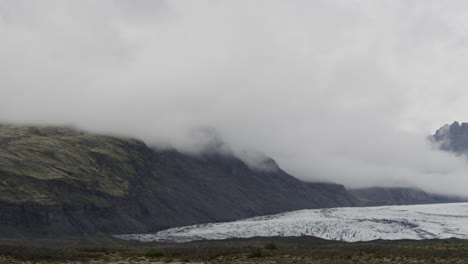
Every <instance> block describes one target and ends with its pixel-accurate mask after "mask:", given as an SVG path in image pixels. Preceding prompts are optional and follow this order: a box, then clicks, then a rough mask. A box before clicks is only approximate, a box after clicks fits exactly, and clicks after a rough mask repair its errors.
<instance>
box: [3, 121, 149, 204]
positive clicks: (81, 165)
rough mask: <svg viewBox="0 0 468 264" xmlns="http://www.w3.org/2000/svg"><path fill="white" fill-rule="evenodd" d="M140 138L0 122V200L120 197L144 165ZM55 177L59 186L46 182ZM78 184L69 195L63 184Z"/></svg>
mask: <svg viewBox="0 0 468 264" xmlns="http://www.w3.org/2000/svg"><path fill="white" fill-rule="evenodd" d="M144 148H145V146H144V144H143V143H142V142H140V141H137V140H134V139H122V138H115V137H109V136H102V135H95V134H91V133H85V132H82V131H77V130H74V129H69V128H58V127H38V126H34V127H33V126H13V125H0V176H1V177H0V201H5V202H10V203H21V202H35V203H38V204H48V205H52V204H57V203H62V202H67V201H68V202H70V201H71V200H73V202H76V198H79V199H80V200H81V202H84V201H86V202H89V203H93V204H95V205H97V206H107V205H108V204H107V202H106V200H105V199H103V198H102V196H103V195H104V196H112V197H124V196H127V195H128V194H129V185H130V182H132V181H133V180H135V178H136V177H138V176H139V171H138V169H139V168H144V167H145V157H144V155H143V154H144V152H143V153H142V151H141V150H142V149H144ZM56 183H61V184H62V185H63V184H65V185H67V186H69V187H68V188H65V190H62V191H60V189H57V188H50V187H51V185H54V184H56ZM70 187H73V188H75V189H82V190H83V191H84V192H83V196H82V197H73V195H76V194H77V193H79V192H74V194H73V193H70V192H68V191H67V190H66V189H70Z"/></svg>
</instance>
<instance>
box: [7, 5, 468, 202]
mask: <svg viewBox="0 0 468 264" xmlns="http://www.w3.org/2000/svg"><path fill="white" fill-rule="evenodd" d="M467 11H468V4H467V3H465V2H464V1H450V2H449V3H447V2H444V3H442V2H440V1H410V2H409V1H378V2H377V1H370V0H369V1H365V0H362V1H328V0H327V1H302V0H297V1H279V0H278V1H276V0H273V1H247V0H245V1H243V0H241V1H209V0H202V1H189V0H171V1H126V0H116V1H98V2H96V1H40V2H33V1H20V0H15V1H8V0H0V92H1V96H0V120H1V121H3V122H13V123H47V124H57V125H62V124H66V125H75V126H78V127H80V128H83V129H89V130H92V131H97V132H103V133H113V134H119V135H128V136H135V137H139V138H142V139H143V140H145V141H146V142H147V143H148V144H152V145H156V146H174V147H176V148H179V149H181V150H184V151H188V152H194V151H195V152H196V151H198V150H200V149H203V146H202V145H203V144H205V143H207V144H208V143H210V144H211V143H213V142H211V141H210V140H207V138H206V135H207V134H206V133H205V132H206V131H205V132H203V133H201V134H200V133H198V132H196V133H194V132H193V131H197V130H198V128H200V127H211V128H214V129H215V131H217V133H218V134H219V135H220V136H221V137H222V139H223V141H224V142H225V144H226V146H229V147H228V148H229V149H230V150H231V151H233V152H234V153H236V154H238V155H240V156H242V157H244V158H245V159H246V160H249V161H252V160H255V159H256V158H253V157H252V155H251V154H249V153H257V152H263V153H266V154H267V155H270V156H272V157H274V158H275V159H276V160H277V161H278V163H279V164H280V165H281V166H282V167H283V168H284V169H285V170H287V171H289V172H291V173H292V174H294V175H296V176H298V177H300V178H302V179H306V180H321V181H322V180H324V181H334V182H339V183H344V184H346V185H347V186H350V187H362V186H373V185H385V186H402V185H403V186H415V185H417V186H420V187H423V188H425V189H427V190H431V191H437V192H452V193H456V194H465V193H466V192H465V190H464V188H463V186H467V185H468V165H467V163H466V161H465V160H464V159H462V158H460V157H455V156H451V155H449V154H447V153H443V152H440V151H436V150H434V149H433V148H432V147H431V146H430V145H429V144H428V142H427V140H426V136H427V135H428V134H430V133H433V132H434V131H435V129H437V128H438V127H440V126H441V125H442V124H445V123H449V122H451V121H452V120H460V121H463V120H466V117H465V116H464V114H465V113H466V112H467V107H466V103H465V102H466V101H467V100H468V93H467V92H465V91H466V89H465V84H466V83H468V82H467V81H468V80H467V78H468V77H467V75H466V73H465V69H466V68H467V66H468V65H467V62H468V60H467V56H468V47H467V42H466V40H467V33H466V30H465V27H464V26H465V25H466V24H467V22H468V21H467V18H466V15H465V14H466V12H467ZM208 134H209V133H208Z"/></svg>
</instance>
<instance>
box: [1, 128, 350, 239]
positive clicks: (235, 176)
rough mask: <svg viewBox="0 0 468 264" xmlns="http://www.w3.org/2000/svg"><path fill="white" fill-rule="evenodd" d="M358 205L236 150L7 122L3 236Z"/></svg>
mask: <svg viewBox="0 0 468 264" xmlns="http://www.w3.org/2000/svg"><path fill="white" fill-rule="evenodd" d="M269 162H274V161H269ZM354 204H355V199H354V197H353V196H351V195H350V194H349V193H347V192H346V190H345V189H344V187H343V186H340V185H333V184H322V183H320V184H319V183H317V184H314V183H304V182H302V181H300V180H298V179H296V178H294V177H292V176H290V175H288V174H287V173H285V172H284V171H282V170H281V169H279V167H278V169H277V170H274V171H258V170H253V169H251V168H249V167H248V166H247V165H246V164H245V163H244V162H242V161H241V160H239V159H238V158H236V157H234V156H229V155H218V154H207V155H200V156H189V155H186V154H182V153H180V152H177V151H175V150H170V151H155V150H152V149H150V148H148V147H147V146H146V145H145V144H144V143H143V142H141V141H138V140H134V139H124V138H116V137H109V136H102V135H95V134H91V133H85V132H81V131H76V130H73V129H66V128H54V127H20V126H9V125H2V126H0V233H1V234H2V236H44V235H45V236H58V235H60V236H64V235H85V234H119V233H138V232H152V231H156V230H160V229H164V228H168V227H173V226H180V225H189V224H197V223H205V222H213V221H229V220H234V219H240V218H244V217H250V216H255V215H264V214H272V213H279V212H283V211H288V210H297V209H306V208H321V207H336V206H352V205H354Z"/></svg>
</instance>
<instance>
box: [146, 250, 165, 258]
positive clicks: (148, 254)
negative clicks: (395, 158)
mask: <svg viewBox="0 0 468 264" xmlns="http://www.w3.org/2000/svg"><path fill="white" fill-rule="evenodd" d="M141 254H142V255H143V256H145V257H149V258H158V257H162V256H164V252H163V251H161V250H160V249H157V248H147V249H143V250H142V251H141Z"/></svg>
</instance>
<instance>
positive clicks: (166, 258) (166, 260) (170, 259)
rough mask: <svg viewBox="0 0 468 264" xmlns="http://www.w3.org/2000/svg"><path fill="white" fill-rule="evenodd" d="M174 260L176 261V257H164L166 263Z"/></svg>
mask: <svg viewBox="0 0 468 264" xmlns="http://www.w3.org/2000/svg"><path fill="white" fill-rule="evenodd" d="M173 261H174V259H173V258H171V257H165V258H163V259H162V262H164V263H170V262H173Z"/></svg>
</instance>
